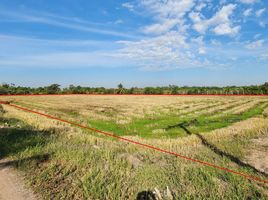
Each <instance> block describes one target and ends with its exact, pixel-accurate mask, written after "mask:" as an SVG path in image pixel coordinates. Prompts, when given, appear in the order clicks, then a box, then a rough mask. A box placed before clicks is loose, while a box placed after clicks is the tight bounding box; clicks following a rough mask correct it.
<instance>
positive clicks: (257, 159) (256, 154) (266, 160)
mask: <svg viewBox="0 0 268 200" xmlns="http://www.w3.org/2000/svg"><path fill="white" fill-rule="evenodd" d="M252 142H253V144H254V147H253V148H252V149H251V150H250V154H249V156H248V157H247V161H248V162H249V163H250V164H251V165H253V166H254V167H255V168H257V169H258V170H260V171H261V172H265V173H266V174H268V137H267V138H260V139H254V140H252Z"/></svg>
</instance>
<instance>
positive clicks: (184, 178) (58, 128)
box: [0, 96, 268, 199]
mask: <svg viewBox="0 0 268 200" xmlns="http://www.w3.org/2000/svg"><path fill="white" fill-rule="evenodd" d="M1 99H2V97H1ZM3 99H4V100H13V101H14V103H16V104H20V105H23V106H25V107H29V108H33V109H36V110H38V111H42V112H46V113H49V114H54V115H57V116H58V117H61V118H64V119H69V120H73V121H75V122H79V123H83V124H86V125H88V126H93V127H96V128H99V129H101V130H107V131H111V132H114V133H115V134H117V133H118V134H121V135H124V137H129V138H131V139H134V140H136V141H140V142H143V143H147V144H151V145H154V146H157V147H160V148H163V149H167V150H170V151H172V152H177V153H180V154H183V155H185V156H189V157H192V158H196V159H201V160H203V161H208V162H212V163H215V164H217V165H220V166H224V167H228V168H230V169H233V170H236V171H240V172H244V173H248V174H250V175H254V176H258V177H260V178H262V179H266V180H267V179H268V175H266V174H267V173H268V172H267V171H265V170H266V169H265V168H264V167H262V168H260V167H259V166H263V165H258V164H256V165H254V162H252V158H253V157H254V156H255V157H256V155H255V153H256V151H254V152H253V151H251V149H250V148H249V147H254V148H256V149H257V148H258V147H257V146H256V140H258V139H259V138H268V119H267V118H265V115H267V106H268V103H267V102H268V99H267V97H266V98H265V97H145V96H61V97H54V96H50V97H48V96H46V97H41V96H38V97H12V98H11V97H5V98H3ZM4 109H5V111H6V112H5V113H4V114H2V115H1V121H0V123H1V124H0V126H1V135H0V153H1V154H2V155H1V154H0V158H1V157H8V158H10V159H12V160H15V161H17V162H15V166H16V167H18V168H19V169H21V170H22V171H24V172H25V173H26V176H27V177H29V184H31V185H32V186H33V187H34V188H35V190H36V191H37V192H38V193H41V194H42V195H43V197H44V198H45V199H51V198H53V199H139V198H140V199H142V195H144V194H151V195H152V196H155V197H157V196H158V199H267V198H268V194H267V192H268V187H267V185H265V184H259V183H256V182H254V181H249V180H247V179H245V178H242V177H239V176H236V175H233V174H229V173H227V172H223V171H219V170H216V169H212V168H209V167H205V166H200V165H198V164H195V163H191V162H189V161H185V160H182V159H180V158H177V157H174V156H170V155H165V154H163V153H159V152H155V151H153V150H148V149H143V148H140V147H136V146H134V145H131V144H127V143H123V142H120V141H116V140H114V139H110V138H107V137H103V136H101V135H98V134H97V133H93V132H88V131H84V130H81V129H78V128H75V127H71V126H69V125H66V124H63V123H60V122H57V121H53V120H50V119H46V118H43V117H40V116H36V115H33V114H30V113H26V112H24V111H19V110H17V109H14V108H11V107H9V106H7V105H5V106H4ZM193 119H195V120H196V121H195V122H194V123H193V124H191V121H192V120H193ZM204 121H209V122H210V123H211V124H212V125H209V124H207V123H205V122H204ZM215 121H216V122H215ZM178 123H186V124H183V126H184V128H186V129H187V130H189V131H190V132H191V133H192V134H189V133H188V134H187V133H185V131H184V130H182V128H181V127H179V126H177V124H178ZM187 123H188V124H187ZM105 124H106V125H105ZM114 124H116V126H115V125H114ZM112 126H114V127H112ZM169 126H174V127H173V128H171V129H170V130H169V129H168V127H169ZM111 127H112V128H111ZM125 131H128V132H125ZM149 131H151V132H150V133H147V132H149ZM129 133H131V134H129ZM199 133H200V134H199ZM258 150H260V149H258ZM262 155H263V154H262ZM252 156H253V157H252ZM247 162H249V163H250V164H247ZM259 164H260V163H259ZM32 174H35V176H32ZM167 187H168V189H167ZM153 193H154V194H153ZM160 196H161V198H160Z"/></svg>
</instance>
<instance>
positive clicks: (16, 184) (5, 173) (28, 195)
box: [0, 159, 40, 200]
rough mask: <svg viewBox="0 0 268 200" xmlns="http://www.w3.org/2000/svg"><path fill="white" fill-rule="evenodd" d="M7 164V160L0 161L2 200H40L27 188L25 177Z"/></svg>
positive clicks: (0, 199)
mask: <svg viewBox="0 0 268 200" xmlns="http://www.w3.org/2000/svg"><path fill="white" fill-rule="evenodd" d="M7 163H8V161H7V160H4V159H3V160H0V200H11V199H12V200H37V199H40V198H37V197H36V195H34V193H33V192H32V191H31V190H30V189H28V188H26V187H25V181H24V180H23V177H22V176H21V175H20V174H19V173H18V172H17V171H16V170H14V169H13V168H12V167H10V166H8V164H7Z"/></svg>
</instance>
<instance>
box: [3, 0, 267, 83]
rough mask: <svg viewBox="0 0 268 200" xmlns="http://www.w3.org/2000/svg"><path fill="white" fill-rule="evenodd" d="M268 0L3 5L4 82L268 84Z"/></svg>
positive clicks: (38, 0)
mask: <svg viewBox="0 0 268 200" xmlns="http://www.w3.org/2000/svg"><path fill="white" fill-rule="evenodd" d="M267 44H268V2H267V1H265V0H218V1H216V0H215V1H214V0H129V1H125V0H98V1H88V0H75V1H74V0H57V1H55V0H24V1H20V0H12V1H10V0H0V82H7V83H15V84H19V85H27V86H42V85H47V84H50V83H59V84H61V85H63V86H67V85H69V84H76V85H77V84H80V85H87V86H105V87H115V86H116V85H117V84H118V83H120V82H121V83H123V84H124V85H125V86H127V87H130V86H156V85H169V84H176V85H218V86H222V85H250V84H260V83H263V82H266V81H268V46H267Z"/></svg>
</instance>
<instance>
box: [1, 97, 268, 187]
mask: <svg viewBox="0 0 268 200" xmlns="http://www.w3.org/2000/svg"><path fill="white" fill-rule="evenodd" d="M0 104H5V105H8V106H11V107H14V108H17V109H19V110H23V111H26V112H30V113H34V114H37V115H41V116H43V117H47V118H50V119H53V120H57V121H60V122H63V123H67V124H70V125H73V126H77V127H80V128H83V129H87V130H90V131H94V132H96V133H100V134H103V135H106V136H109V137H113V138H116V139H119V140H122V141H125V142H128V143H132V144H135V145H138V146H142V147H144V148H147V149H153V150H155V151H159V152H162V153H166V154H170V155H174V156H176V157H180V158H183V159H185V160H188V161H192V162H195V163H199V164H201V165H205V166H209V167H212V168H215V169H219V170H222V171H226V172H229V173H232V174H236V175H239V176H241V177H244V178H247V179H249V180H254V181H257V182H262V183H265V184H268V180H264V179H261V178H258V177H256V176H251V175H248V174H245V173H241V172H237V171H234V170H231V169H228V168H225V167H221V166H218V165H215V164H212V163H209V162H205V161H202V160H197V159H194V158H190V157H187V156H184V155H181V154H178V153H175V152H171V151H167V150H164V149H161V148H158V147H155V146H152V145H148V144H144V143H141V142H137V141H134V140H131V139H128V138H124V137H120V136H117V135H115V134H112V133H108V132H105V131H101V130H97V129H95V128H90V127H88V126H84V125H81V124H77V123H75V122H70V121H67V120H64V119H60V118H58V117H54V116H52V115H47V114H44V113H40V112H37V111H34V110H30V109H28V108H24V107H21V106H17V105H15V104H10V103H9V102H5V101H0Z"/></svg>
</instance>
